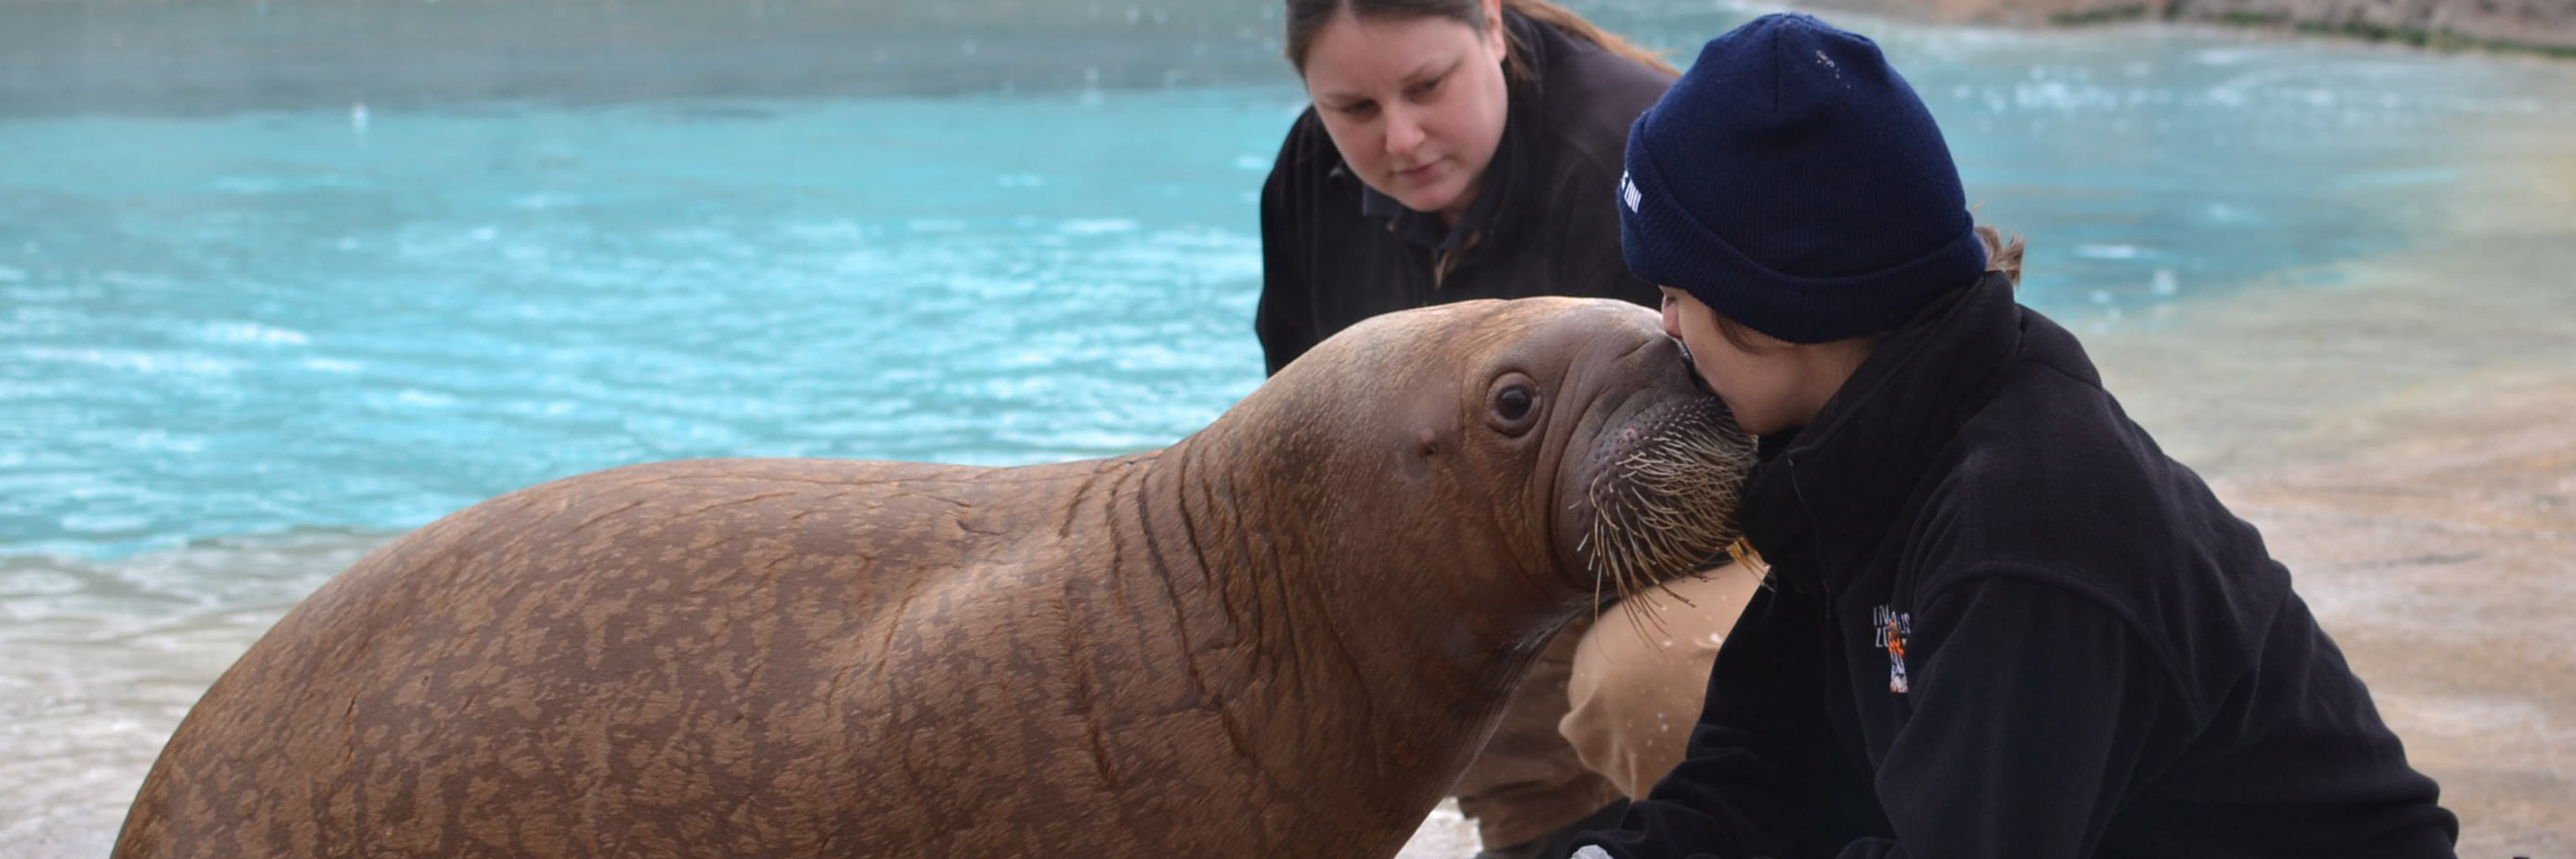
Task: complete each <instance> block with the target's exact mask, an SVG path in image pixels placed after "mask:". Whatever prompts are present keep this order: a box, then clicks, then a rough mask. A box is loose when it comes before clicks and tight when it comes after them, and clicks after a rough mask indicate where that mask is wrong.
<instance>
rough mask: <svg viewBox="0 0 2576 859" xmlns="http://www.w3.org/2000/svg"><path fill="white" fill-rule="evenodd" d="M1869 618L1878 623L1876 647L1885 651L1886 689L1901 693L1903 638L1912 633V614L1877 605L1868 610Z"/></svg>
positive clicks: (1903, 677)
mask: <svg viewBox="0 0 2576 859" xmlns="http://www.w3.org/2000/svg"><path fill="white" fill-rule="evenodd" d="M1870 620H1871V621H1873V622H1875V623H1877V624H1878V649H1880V650H1884V651H1887V691H1888V692H1889V693H1891V694H1896V695H1903V694H1905V690H1906V689H1907V688H1908V684H1907V683H1906V682H1905V639H1906V637H1907V636H1910V635H1913V634H1914V615H1913V614H1911V613H1904V612H1897V611H1892V610H1889V608H1888V607H1887V606H1879V607H1877V608H1875V609H1871V610H1870Z"/></svg>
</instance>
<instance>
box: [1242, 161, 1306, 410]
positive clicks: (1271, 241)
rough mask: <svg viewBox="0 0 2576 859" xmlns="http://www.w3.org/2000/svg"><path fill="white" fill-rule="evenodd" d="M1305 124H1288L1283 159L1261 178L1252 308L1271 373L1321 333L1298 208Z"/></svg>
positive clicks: (1301, 202)
mask: <svg viewBox="0 0 2576 859" xmlns="http://www.w3.org/2000/svg"><path fill="white" fill-rule="evenodd" d="M1306 125H1307V120H1306V119H1305V118H1303V117H1301V118H1299V119H1298V121H1297V124H1296V125H1295V126H1294V127H1292V128H1290V130H1289V132H1288V139H1287V140H1285V141H1283V142H1281V143H1280V144H1279V159H1278V160H1277V161H1276V162H1274V163H1272V164H1271V166H1270V178H1269V180H1268V181H1265V182H1263V183H1262V184H1261V304H1260V306H1259V307H1258V308H1257V309H1255V310H1254V311H1253V312H1252V330H1253V333H1254V334H1256V335H1258V336H1260V338H1261V354H1262V359H1263V361H1264V363H1266V364H1268V365H1269V368H1268V372H1269V373H1272V374H1276V373H1278V372H1279V368H1281V367H1285V366H1288V362H1290V361H1294V360H1297V356H1299V355H1303V354H1306V350H1308V349H1311V348H1314V346H1315V341H1316V340H1317V339H1319V338H1317V337H1316V336H1315V332H1314V330H1313V328H1314V319H1315V314H1314V312H1313V310H1312V309H1311V306H1310V305H1309V304H1308V301H1309V299H1310V298H1311V297H1312V296H1311V295H1310V292H1311V290H1312V284H1310V283H1309V282H1308V280H1307V274H1306V268H1305V253H1306V247H1305V245H1306V242H1307V237H1306V236H1305V235H1303V234H1302V230H1301V225H1303V224H1305V223H1306V222H1305V221H1304V220H1303V217H1304V214H1305V213H1303V212H1300V211H1298V207H1299V206H1301V205H1303V204H1304V203H1305V202H1306V200H1305V199H1304V196H1305V195H1304V194H1302V193H1300V192H1301V190H1302V189H1301V188H1299V187H1298V186H1299V184H1300V183H1299V182H1298V181H1297V180H1298V170H1299V169H1300V167H1301V165H1299V164H1298V163H1297V162H1298V160H1299V150H1300V149H1301V148H1302V147H1301V146H1300V145H1299V143H1300V141H1299V140H1298V138H1299V136H1300V135H1303V134H1305V133H1306V132H1307V128H1306Z"/></svg>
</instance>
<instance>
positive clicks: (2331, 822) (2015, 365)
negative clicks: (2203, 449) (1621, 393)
mask: <svg viewBox="0 0 2576 859" xmlns="http://www.w3.org/2000/svg"><path fill="white" fill-rule="evenodd" d="M1764 447H1765V459H1764V461H1763V463H1762V464H1761V465H1760V466H1759V467H1757V468H1756V470H1755V473H1754V476H1753V478H1752V480H1751V481H1750V483H1749V484H1748V485H1747V487H1746V498H1745V501H1744V507H1743V509H1744V510H1745V514H1744V518H1745V521H1744V525H1745V529H1746V532H1747V534H1748V537H1749V539H1750V540H1751V542H1752V543H1753V545H1754V547H1755V548H1756V549H1758V550H1759V551H1760V552H1761V553H1762V555H1763V556H1764V557H1765V558H1766V559H1768V560H1769V562H1770V563H1771V585H1772V587H1770V588H1768V589H1766V590H1764V591H1762V592H1760V593H1758V594H1757V595H1756V597H1755V598H1754V600H1753V601H1752V603H1751V604H1750V605H1749V606H1748V607H1747V608H1746V609H1745V611H1744V614H1743V617H1742V618H1741V619H1740V620H1739V621H1738V622H1737V624H1736V626H1735V629H1734V632H1733V633H1732V634H1730V635H1729V636H1728V637H1727V639H1726V642H1725V645H1724V647H1723V648H1722V649H1721V650H1720V652H1719V654H1718V658H1717V665H1716V668H1715V669H1714V671H1712V673H1711V676H1710V678H1709V689H1708V699H1707V704H1706V707H1707V709H1706V711H1705V712H1704V713H1703V714H1702V715H1701V718H1700V721H1699V724H1698V725H1697V726H1696V727H1695V729H1694V730H1693V732H1692V735H1691V738H1690V744H1689V749H1688V752H1687V753H1686V755H1685V758H1684V760H1683V762H1682V764H1681V765H1680V766H1679V767H1678V768H1676V769H1675V770H1674V771H1673V773H1672V775H1670V776H1668V777H1666V778H1665V779H1664V780H1663V781H1662V782H1661V783H1659V784H1657V785H1656V787H1655V789H1654V791H1653V793H1652V794H1651V796H1650V797H1649V798H1648V799H1646V800H1644V801H1641V802H1637V803H1635V804H1634V805H1632V806H1631V807H1630V809H1629V811H1628V815H1627V818H1626V820H1625V821H1624V822H1623V824H1622V826H1623V828H1622V829H1621V830H1617V831H1609V832H1597V833H1589V834H1588V838H1589V840H1591V841H1592V842H1594V843H1597V844H1599V845H1602V846H1604V847H1606V848H1607V849H1608V852H1609V853H1611V854H1613V855H1615V856H1618V857H1623V859H1645V857H1682V856H1714V857H1725V859H1743V857H1754V856H1770V857H1783V859H1786V857H1809V856H1843V857H1864V856H1873V857H1874V856H1942V857H1953V856H1955V857H1980V859H2012V857H2049V859H2066V857H2089V856H2116V857H2149V856H2153V857H2192V859H2219V857H2256V856H2263V857H2280V856H2335V857H2429V856H2450V855H2452V844H2453V841H2454V839H2455V838H2456V837H2457V835H2458V831H2459V824H2458V821H2457V820H2456V819H2455V818H2454V817H2453V816H2452V815H2451V813H2450V812H2448V811H2445V810H2443V809H2442V808H2441V807H2440V806H2439V805H2437V804H2436V798H2437V790H2436V788H2435V786H2434V783H2433V781H2432V780H2431V779H2429V778H2426V777H2425V776H2423V775H2421V774H2418V773H2417V772H2415V771H2414V770H2413V769H2411V768H2409V767H2408V765H2407V763H2406V755H2405V752H2404V750H2403V749H2401V748H2400V746H2399V743H2398V740H2397V737H2396V736H2395V735H2394V734H2392V733H2390V732H2389V730H2388V728H2387V727H2386V726H2385V725H2384V724H2382V723H2381V722H2380V719H2379V714H2378V712H2377V711H2376V710H2375V709H2374V708H2373V707H2372V705H2371V701H2370V694H2369V692H2368V691H2367V690H2365V689H2364V688H2363V687H2362V684H2361V681H2360V680H2359V679H2357V678H2355V677H2354V676H2353V674H2352V672H2351V670H2350V669H2348V668H2347V667H2346V666H2345V664H2344V660H2343V655H2342V654H2341V652H2340V651H2338V650H2337V649H2336V648H2335V645H2334V642H2332V641H2330V640H2328V639H2327V637H2326V635H2325V633H2324V632H2323V631H2322V630H2320V629H2319V628H2318V626H2317V623H2316V620H2315V619H2314V618H2312V617H2311V616H2310V615H2309V614H2308V610H2307V606H2306V605H2305V604H2304V603H2302V602H2301V601H2300V600H2299V598H2298V596H2297V595H2296V594H2294V593H2292V592H2291V589H2290V575H2289V572H2288V571H2287V570H2285V569H2284V568H2282V567H2281V565H2280V564H2278V563H2276V562H2274V561H2273V560H2271V558H2270V557H2269V556H2268V555H2267V554H2266V553H2265V551H2264V548H2263V542H2262V539H2261V538H2260V537H2259V536H2258V535H2257V534H2256V533H2255V530H2254V528H2253V527H2252V526H2250V525H2248V524H2246V523H2245V522H2244V521H2242V520H2239V519H2237V518H2236V517H2235V516H2233V515H2231V514H2229V513H2228V512H2227V510H2226V509H2225V508H2224V507H2222V506H2221V505H2220V504H2219V502H2218V500H2217V498H2215V497H2214V496H2212V495H2211V494H2210V492H2209V490H2208V488H2207V487H2206V486H2204V485H2203V484H2202V483H2201V481H2200V479H2199V478H2198V477H2197V476H2196V475H2194V474H2193V473H2192V472H2191V470H2190V469H2187V468H2185V467H2183V466H2182V465H2180V464H2178V463H2176V462H2174V461H2173V460H2171V459H2169V458H2167V457H2166V456H2165V455H2164V453H2163V452H2162V451H2160V450H2159V449H2157V447H2156V445H2155V443H2154V442H2153V441H2151V440H2149V439H2148V438H2147V435H2146V433H2145V432H2143V431H2141V430H2140V429H2139V428H2138V427H2137V425H2136V424H2133V423H2131V422H2130V421H2129V419H2128V418H2127V417H2126V416H2125V415H2124V414H2122V412H2121V411H2120V407H2119V404H2118V403H2117V402H2115V401H2113V400H2112V398H2111V395H2110V394H2108V393H2106V392H2105V391H2103V390H2102V387H2101V382H2100V379H2099V378H2098V377H2097V376H2096V375H2095V373H2094V370H2093V367H2092V364H2091V362H2090V361H2089V360H2087V359H2086V358H2085V355H2084V351H2083V349H2082V348H2081V347H2080V346H2078V345H2077V343H2076V341H2075V338H2074V337H2073V336H2072V335H2070V334H2068V333H2067V332H2066V331H2065V330H2064V329H2062V328H2059V327H2058V326H2057V325H2056V324H2054V323H2051V322H2050V321H2048V320H2047V319H2046V318H2044V317H2042V316H2040V315H2039V314H2038V313H2035V312H2032V311H2030V310H2027V309H2024V308H2022V307H2020V306H2018V305H2017V304H2015V303H2014V300H2013V297H2012V287H2011V285H2010V283H2009V282H2008V281H2006V280H2004V279H2003V277H2002V276H2001V275H1993V274H1990V275H1987V276H1986V277H1985V279H1984V280H1982V281H1981V282H1979V283H1977V284H1975V285H1973V286H1970V287H1966V288H1963V289H1961V290H1958V291H1956V292H1954V293H1952V294H1951V295H1949V296H1947V297H1945V298H1944V299H1941V300H1937V301H1935V302H1934V303H1933V306H1932V307H1929V308H1927V309H1926V310H1925V311H1923V312H1922V313H1920V314H1918V315H1917V317H1916V318H1915V319H1914V320H1913V321H1911V322H1909V323H1908V324H1907V326H1906V327H1905V328H1903V329H1900V330H1899V331H1898V332H1896V333H1894V334H1891V335H1890V336H1889V338H1888V339H1887V340H1885V341H1883V342H1882V343H1881V345H1880V347H1879V348H1878V350H1877V351H1876V352H1875V353H1874V354H1873V355H1872V356H1871V358H1870V359H1869V360H1868V361H1866V362H1865V363H1864V364H1863V365H1862V367H1861V368H1860V370H1859V371H1858V372H1857V373H1856V374H1855V375H1853V377H1852V378H1851V380H1850V381H1849V382H1848V383H1846V384H1845V385H1844V386H1843V388H1842V389H1841V391H1839V392H1838V393H1837V394H1836V395H1835V396H1834V398H1833V399H1832V401H1830V402H1829V403H1828V404H1827V405H1826V406H1825V408H1824V410H1823V412H1822V413H1821V414H1819V415H1817V417H1816V419H1815V420H1814V421H1813V422H1812V423H1810V424H1809V426H1808V427H1807V428H1806V429H1805V430H1803V431H1799V432H1797V433H1795V434H1794V435H1789V436H1783V437H1774V438H1767V439H1764Z"/></svg>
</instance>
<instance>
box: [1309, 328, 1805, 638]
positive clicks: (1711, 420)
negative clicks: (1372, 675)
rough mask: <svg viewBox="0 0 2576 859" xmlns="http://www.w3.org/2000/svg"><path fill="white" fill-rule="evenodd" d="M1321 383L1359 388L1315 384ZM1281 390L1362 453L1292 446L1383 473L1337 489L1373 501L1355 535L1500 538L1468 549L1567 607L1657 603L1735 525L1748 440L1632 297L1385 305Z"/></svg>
mask: <svg viewBox="0 0 2576 859" xmlns="http://www.w3.org/2000/svg"><path fill="white" fill-rule="evenodd" d="M1292 376H1295V377H1301V378H1293V379H1292V378H1291V377H1292ZM1325 379H1334V380H1338V381H1339V383H1340V386H1341V387H1343V388H1345V389H1346V388H1347V387H1348V386H1350V385H1364V386H1366V390H1358V391H1351V390H1344V391H1342V392H1340V394H1339V395H1331V394H1326V395H1317V394H1313V393H1311V392H1313V391H1315V390H1317V389H1318V388H1326V387H1329V386H1328V385H1326V384H1324V383H1323V380H1325ZM1280 382H1285V383H1286V384H1284V385H1283V384H1279V383H1280ZM1274 386H1276V387H1281V388H1287V389H1293V390H1299V391H1304V392H1309V393H1306V394H1305V395H1303V396H1300V397H1299V400H1300V402H1301V404H1302V407H1304V408H1308V409H1314V410H1324V411H1331V412H1334V413H1333V414H1331V415H1329V416H1325V415H1317V416H1310V418H1309V419H1308V420H1307V421H1306V423H1307V424H1309V425H1317V426H1333V427H1343V428H1348V427H1354V426H1356V427H1361V428H1364V429H1362V430H1361V432H1363V433H1364V434H1365V441H1364V442H1363V443H1360V444H1352V441H1353V440H1352V439H1337V440H1336V441H1335V442H1334V444H1333V446H1332V449H1331V450H1330V451H1324V452H1318V451H1316V449H1315V448H1314V447H1313V446H1304V445H1301V446H1298V447H1299V448H1301V449H1303V450H1305V451H1307V452H1308V453H1311V454H1316V458H1318V459H1323V460H1328V461H1329V460H1334V459H1339V460H1341V461H1340V462H1339V463H1338V464H1337V465H1336V468H1337V470H1338V471H1341V472H1343V473H1341V474H1339V475H1337V479H1336V480H1335V481H1334V484H1335V485H1338V486H1345V487H1347V486H1348V485H1349V484H1350V480H1351V478H1352V477H1353V475H1351V474H1349V473H1348V472H1349V471H1352V470H1364V469H1372V468H1373V469H1375V470H1376V471H1378V472H1379V473H1378V474H1376V475H1374V476H1373V478H1372V479H1370V481H1369V482H1373V483H1375V484H1376V485H1377V486H1379V487H1382V488H1383V490H1384V491H1383V493H1382V494H1380V495H1379V497H1376V498H1372V499H1369V500H1368V501H1367V502H1362V501H1358V500H1355V499H1329V500H1330V501H1331V502H1332V503H1333V504H1335V505H1337V506H1344V507H1355V508H1358V509H1359V510H1360V511H1364V512H1362V513H1360V514H1358V515H1360V516H1364V517H1366V518H1367V520H1368V522H1367V523H1366V524H1365V525H1362V524H1359V523H1356V522H1355V523H1354V524H1353V526H1352V527H1365V528H1368V529H1370V530H1382V529H1385V528H1389V527H1399V528H1407V529H1410V530H1414V531H1416V532H1417V533H1420V534H1421V535H1422V539H1424V540H1427V541H1430V542H1431V543H1432V545H1434V546H1436V547H1437V549H1436V551H1437V552H1440V553H1444V554H1445V555H1447V556H1451V557H1455V556H1460V555H1467V556H1477V555H1484V554H1485V553H1483V552H1481V551H1480V549H1481V547H1485V546H1499V547H1502V549H1501V551H1500V552H1496V553H1492V554H1491V555H1490V556H1484V557H1475V558H1471V559H1469V560H1471V561H1472V562H1474V563H1483V564H1489V565H1493V566H1494V567H1495V568H1496V570H1495V571H1496V572H1498V573H1501V572H1508V573H1510V574H1512V575H1513V576H1515V577H1516V578H1517V580H1519V581H1522V582H1526V583H1528V584H1529V585H1530V586H1531V588H1532V589H1533V590H1534V591H1537V592H1543V594H1544V596H1545V597H1546V598H1548V599H1550V600H1553V605H1555V606H1556V607H1557V610H1558V611H1560V612H1562V615H1561V616H1562V617H1565V618H1570V617H1572V616H1573V611H1574V610H1595V611H1597V610H1598V608H1599V607H1600V606H1603V605H1605V604H1608V603H1610V601H1611V599H1612V598H1613V597H1614V596H1615V597H1617V598H1618V599H1619V602H1620V604H1622V605H1627V606H1629V607H1631V608H1634V607H1635V606H1636V605H1637V604H1638V603H1641V602H1645V601H1648V600H1651V599H1652V598H1653V595H1652V594H1651V591H1653V590H1655V589H1656V587H1657V585H1658V584H1660V583H1662V582H1664V581H1667V580H1670V579H1672V578H1674V577H1676V576H1681V575H1685V574H1689V573H1692V572H1695V571H1698V570H1702V569H1705V568H1708V567H1710V566H1713V565H1714V562H1715V561H1716V560H1717V559H1720V558H1722V557H1723V553H1724V551H1725V549H1726V547H1727V546H1728V545H1730V544H1732V543H1733V542H1734V541H1735V540H1736V537H1737V535H1738V532H1737V530H1736V526H1735V516H1734V513H1735V502H1736V497H1737V495H1736V493H1737V490H1738V488H1739V487H1740V486H1741V484H1742V482H1743V479H1744V476H1745V473H1746V471H1747V470H1748V469H1749V468H1750V467H1751V465H1752V463H1753V458H1754V457H1753V442H1752V439H1751V438H1750V437H1749V436H1748V435H1746V434H1745V433H1744V431H1743V430H1741V429H1740V428H1738V427H1737V426H1736V424H1735V420H1734V418H1733V416H1732V415H1731V414H1730V413H1729V412H1728V411H1727V410H1726V406H1725V405H1724V404H1723V403H1722V402H1720V401H1719V400H1718V399H1717V398H1716V397H1714V396H1711V395H1709V394H1708V393H1707V392H1705V391H1703V390H1702V389H1700V388H1699V386H1697V385H1696V384H1694V383H1693V381H1692V379H1691V377H1690V373H1689V369H1688V366H1687V363H1686V362H1685V360H1684V358H1683V355H1682V352H1681V346H1680V344H1679V343H1678V342H1676V341H1674V340H1673V339H1672V338H1670V337H1668V336H1666V335H1665V334H1664V332H1663V330H1662V326H1661V324H1660V322H1659V320H1658V317H1657V316H1656V315H1655V314H1654V312H1652V311H1649V310H1646V309H1644V308H1641V307H1637V306H1635V305H1632V304H1628V303H1625V302H1618V301H1611V300H1607V299H1573V298H1530V299H1520V300H1515V301H1493V300H1487V301H1470V302H1461V303H1457V304H1448V305H1440V306H1436V307H1431V308H1424V309H1420V310H1411V311H1404V312H1399V313H1392V314H1386V315H1383V316H1379V317H1376V318H1373V319H1370V320H1368V321H1367V322H1363V323H1361V324H1360V325H1356V326H1353V327H1352V328H1350V329H1348V330H1346V331H1344V332H1343V333H1342V334H1340V335H1337V336H1336V337H1334V338H1332V339H1330V340H1327V341H1326V342H1325V343H1324V344H1322V345H1319V346H1318V347H1317V348H1316V349H1315V350H1314V351H1313V352H1310V353H1308V354H1307V355H1306V356H1304V357H1301V358H1300V359H1299V360H1298V361H1297V362H1296V363H1295V364H1292V365H1291V366H1290V367H1288V368H1287V369H1286V370H1283V371H1282V372H1281V374H1280V378H1279V379H1276V380H1274ZM1266 387H1267V386H1266ZM1360 409H1373V410H1375V411H1374V413H1365V414H1363V413H1358V410H1360ZM1372 502H1373V503H1372ZM1426 512H1429V513H1432V514H1441V513H1445V514H1447V515H1446V520H1445V521H1443V520H1441V519H1439V518H1437V517H1436V516H1425V515H1424V514H1425V513H1426ZM1491 584H1492V583H1491V582H1482V583H1480V586H1478V588H1477V590H1478V593H1479V594H1480V596H1479V598H1480V599H1491V598H1492V597H1490V596H1486V595H1485V594H1488V593H1489V592H1490V591H1489V587H1488V586H1490V585H1491ZM1550 628H1551V629H1552V628H1553V627H1550Z"/></svg>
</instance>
